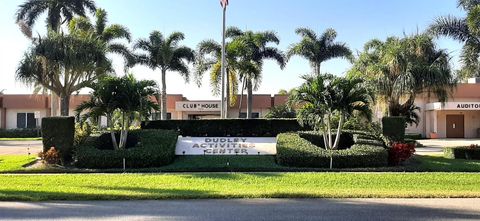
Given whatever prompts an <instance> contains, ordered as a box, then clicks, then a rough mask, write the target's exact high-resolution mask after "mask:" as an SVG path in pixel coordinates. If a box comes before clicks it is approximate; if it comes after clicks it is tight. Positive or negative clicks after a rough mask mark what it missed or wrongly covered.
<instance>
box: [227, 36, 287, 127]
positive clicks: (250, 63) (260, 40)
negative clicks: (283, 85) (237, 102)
mask: <svg viewBox="0 0 480 221" xmlns="http://www.w3.org/2000/svg"><path fill="white" fill-rule="evenodd" d="M228 33H229V36H228V37H230V38H232V41H231V43H230V44H231V45H232V47H233V48H234V49H235V50H232V52H233V53H234V56H237V57H238V60H239V61H238V64H237V65H238V70H239V77H240V79H241V81H242V82H243V83H244V85H245V88H246V89H247V118H251V117H252V106H253V91H254V90H257V89H258V88H259V87H260V83H261V79H262V69H263V62H264V60H265V59H273V60H275V61H276V62H277V63H278V65H279V66H280V68H281V69H283V68H284V67H285V63H286V61H285V56H284V55H283V53H282V52H281V51H280V50H279V49H278V48H276V47H272V46H269V44H270V43H273V44H275V45H278V44H279V43H280V40H279V38H278V36H277V34H276V33H274V32H271V31H265V32H253V31H245V32H244V31H241V30H240V29H238V28H234V27H233V28H229V32H228ZM242 91H243V88H242Z"/></svg>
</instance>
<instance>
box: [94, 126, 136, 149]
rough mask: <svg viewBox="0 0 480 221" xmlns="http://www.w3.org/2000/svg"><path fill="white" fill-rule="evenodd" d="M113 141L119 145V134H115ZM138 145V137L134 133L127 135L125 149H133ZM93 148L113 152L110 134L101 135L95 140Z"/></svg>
mask: <svg viewBox="0 0 480 221" xmlns="http://www.w3.org/2000/svg"><path fill="white" fill-rule="evenodd" d="M115 139H116V140H117V144H118V143H120V132H118V131H117V132H115ZM137 143H138V136H137V134H136V133H131V132H129V133H128V136H127V143H126V146H125V148H127V149H129V148H132V147H135V146H136V145H137ZM95 148H97V149H100V150H113V149H115V148H114V147H113V143H112V135H111V134H110V132H108V133H103V134H102V135H100V136H99V137H98V139H97V142H96V144H95Z"/></svg>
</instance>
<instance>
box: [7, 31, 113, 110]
mask: <svg viewBox="0 0 480 221" xmlns="http://www.w3.org/2000/svg"><path fill="white" fill-rule="evenodd" d="M106 53H107V47H106V44H105V43H104V42H102V41H99V40H98V39H97V38H94V37H78V36H75V35H64V34H57V33H54V32H51V33H49V34H48V36H47V37H45V38H39V39H38V41H35V42H34V43H33V46H32V47H31V49H30V50H29V51H28V52H27V53H25V55H24V57H23V59H22V60H21V61H20V64H19V66H18V68H17V71H16V78H17V80H18V81H21V82H23V83H25V84H27V85H38V84H39V85H41V86H42V87H44V88H46V89H49V90H51V91H52V92H53V93H55V94H56V95H57V96H59V97H60V99H61V102H60V112H61V115H62V116H68V115H69V104H70V95H71V94H72V93H73V92H75V91H79V90H80V89H82V88H84V87H89V86H91V85H92V84H93V83H94V82H95V81H96V80H98V79H99V78H100V77H102V76H104V75H105V74H107V73H108V72H110V71H112V68H111V62H110V60H109V59H108V58H107V56H106Z"/></svg>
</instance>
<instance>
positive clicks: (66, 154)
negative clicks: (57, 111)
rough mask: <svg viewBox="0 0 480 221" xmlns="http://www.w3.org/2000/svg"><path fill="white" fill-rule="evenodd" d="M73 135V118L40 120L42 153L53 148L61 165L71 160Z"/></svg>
mask: <svg viewBox="0 0 480 221" xmlns="http://www.w3.org/2000/svg"><path fill="white" fill-rule="evenodd" d="M74 135H75V118H74V117H45V118H42V138H43V151H44V152H46V151H48V150H49V149H50V148H51V147H55V149H56V150H57V151H58V152H59V153H60V157H61V159H62V161H63V163H65V162H68V161H70V160H71V157H72V150H73V141H74Z"/></svg>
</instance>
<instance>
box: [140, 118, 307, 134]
mask: <svg viewBox="0 0 480 221" xmlns="http://www.w3.org/2000/svg"><path fill="white" fill-rule="evenodd" d="M142 128H143V129H163V130H175V131H178V132H179V133H180V135H182V136H193V137H203V136H210V137H228V136H245V137H274V136H277V134H279V133H284V132H291V131H300V130H305V129H306V128H303V127H302V126H300V124H298V122H297V121H296V120H295V119H218V120H216V119H215V120H160V121H147V122H142Z"/></svg>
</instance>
